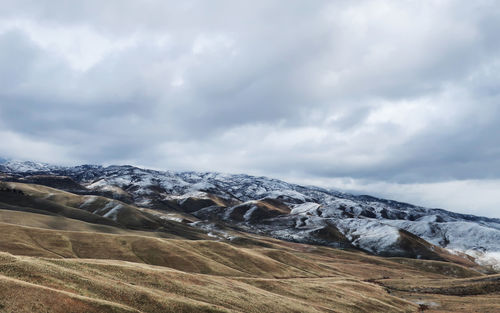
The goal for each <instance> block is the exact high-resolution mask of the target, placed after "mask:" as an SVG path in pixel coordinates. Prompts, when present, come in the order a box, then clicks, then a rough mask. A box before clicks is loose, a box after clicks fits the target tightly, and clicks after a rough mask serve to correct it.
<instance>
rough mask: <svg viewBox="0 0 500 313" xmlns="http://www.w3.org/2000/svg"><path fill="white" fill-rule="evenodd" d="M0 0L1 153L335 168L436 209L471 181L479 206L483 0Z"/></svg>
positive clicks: (315, 176)
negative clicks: (12, 0) (462, 0)
mask: <svg viewBox="0 0 500 313" xmlns="http://www.w3.org/2000/svg"><path fill="white" fill-rule="evenodd" d="M2 4H3V7H2V12H0V71H1V72H2V76H1V77H0V124H1V125H2V128H1V129H2V132H3V133H2V134H3V136H5V138H7V139H5V140H6V142H7V141H8V145H7V144H5V145H3V146H0V156H2V155H3V156H7V157H14V158H28V159H38V160H41V161H45V160H49V161H50V160H52V161H57V162H73V163H76V162H80V161H82V162H96V163H110V162H112V163H121V162H127V163H134V164H141V165H145V166H152V167H155V168H171V169H187V170H189V169H199V170H218V171H224V172H247V173H254V174H261V175H268V176H277V177H294V179H297V180H303V181H309V180H311V181H322V180H324V179H332V178H335V177H350V178H351V179H353V180H355V181H356V182H358V183H357V184H358V185H359V186H360V187H359V188H358V189H360V190H365V189H366V188H368V187H369V189H366V190H367V191H370V192H374V193H379V194H381V193H383V194H384V195H387V196H389V197H392V198H400V199H402V200H406V199H407V197H409V196H408V195H411V194H415V193H416V194H418V195H419V196H418V197H416V196H415V197H414V198H411V199H410V198H408V199H410V200H411V201H415V202H417V203H422V202H421V201H420V198H421V199H424V200H425V199H428V200H429V202H426V201H427V200H425V201H424V200H422V201H424V202H425V204H426V205H431V206H443V207H447V208H450V209H453V207H452V206H455V205H456V206H457V208H462V207H463V206H460V205H461V204H460V203H459V202H451V201H450V200H449V198H445V197H439V196H438V195H440V194H449V193H450V192H451V191H450V192H448V190H452V189H453V188H451V187H450V188H449V189H448V186H449V185H447V184H455V185H453V186H455V187H457V188H462V189H465V188H466V187H467V186H469V185H467V186H465V185H462V184H461V183H457V182H469V181H470V182H477V183H474V184H473V183H471V186H469V187H470V188H471V189H474V190H476V191H475V194H477V195H478V196H477V197H478V198H480V197H479V195H480V194H481V190H483V189H482V187H484V198H485V199H490V200H487V201H486V200H484V201H480V200H477V201H474V203H477V204H478V206H479V205H483V206H484V207H485V208H489V209H490V211H491V210H492V208H493V207H494V202H495V199H494V198H493V197H491V192H490V191H489V190H492V189H491V188H489V186H490V183H487V184H486V185H484V186H483V185H481V182H482V181H484V182H487V181H496V180H497V179H499V178H500V149H499V148H498V147H499V146H500V144H499V141H498V138H497V136H494V134H496V133H498V132H499V131H500V126H498V125H500V106H499V105H498V103H500V102H499V101H500V91H499V90H500V89H499V87H498V86H497V85H498V84H497V83H496V82H497V81H498V76H499V73H500V70H499V64H500V61H499V58H498V55H499V54H498V53H499V52H500V44H498V40H497V32H498V27H499V26H500V25H499V22H498V21H499V20H500V19H499V17H500V6H499V5H498V4H496V3H495V2H492V1H486V0H485V1H474V2H467V3H457V2H454V1H426V2H422V1H383V0H380V1H356V2H352V1H335V2H329V1H314V2H307V3H306V2H304V1H294V0H291V1H286V5H284V2H283V1H252V2H248V3H242V2H234V1H216V2H206V1H192V2H189V3H187V4H186V3H180V2H174V1H148V2H147V3H141V4H140V5H139V4H138V3H137V2H136V1H124V0H121V1H114V0H110V1H106V2H105V3H102V1H101V2H98V1H92V0H91V1H84V2H79V3H75V4H72V5H71V6H68V5H62V2H59V1H43V0H42V1H30V0H26V1H19V2H15V3H2ZM118 7H119V8H120V10H119V11H120V13H119V14H117V8H118ZM23 143H24V144H23ZM23 146H26V148H25V149H24V148H23ZM367 181H369V182H370V183H369V184H368V183H359V182H367ZM366 184H368V185H366ZM420 184H422V185H420ZM436 184H437V185H436ZM440 184H444V185H440ZM365 185H366V186H365ZM367 186H368V187H367ZM408 186H412V187H411V188H410V187H408ZM424 186H426V187H424ZM339 187H342V188H344V187H343V185H342V184H340V185H339ZM389 187H390V188H389ZM353 188H354V187H353ZM405 188H409V189H405ZM433 188H435V190H441V191H440V192H436V193H433V192H432V190H434V189H433ZM386 191H387V192H386ZM412 199H414V200H412ZM433 201H435V203H434V202H433ZM431 202H432V203H431ZM463 203H469V202H467V201H465V200H464V202H463ZM463 208H464V209H465V207H463ZM470 208H471V210H476V209H475V207H474V206H472V205H471V206H470ZM478 210H479V209H478ZM478 212H480V211H478ZM481 212H482V211H481ZM491 212H493V211H491ZM485 214H486V213H485Z"/></svg>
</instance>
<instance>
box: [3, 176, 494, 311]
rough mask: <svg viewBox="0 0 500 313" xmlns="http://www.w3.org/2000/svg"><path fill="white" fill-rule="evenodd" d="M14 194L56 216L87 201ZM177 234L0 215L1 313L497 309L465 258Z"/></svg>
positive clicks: (487, 281)
mask: <svg viewBox="0 0 500 313" xmlns="http://www.w3.org/2000/svg"><path fill="white" fill-rule="evenodd" d="M15 187H16V188H20V189H22V190H23V192H25V193H26V194H29V195H30V197H34V198H43V197H45V199H44V200H47V201H51V202H53V203H56V204H57V205H60V206H63V207H64V208H73V209H75V210H76V207H78V206H80V205H81V204H82V201H84V200H85V199H84V198H82V197H81V196H76V195H72V194H69V193H64V192H59V191H57V190H54V189H52V188H48V187H43V186H36V185H34V186H29V185H24V184H19V185H16V186H15ZM48 195H49V196H48ZM1 200H2V199H1V198H0V202H2V201H1ZM98 201H104V202H103V203H105V201H110V200H109V199H106V198H102V199H101V198H99V199H98ZM42 203H46V202H42ZM103 203H99V202H97V204H96V205H99V206H101V205H102V204H103ZM267 205H272V204H267ZM35 209H36V208H35ZM132 209H134V208H132ZM146 213H147V212H146ZM179 231H182V228H179V226H178V225H177V224H172V229H171V230H169V229H165V230H163V231H162V232H146V231H134V230H128V229H124V228H119V227H112V226H106V225H97V224H93V223H87V222H84V221H80V220H76V219H70V218H66V217H63V216H51V215H41V214H35V213H30V212H16V211H12V210H0V286H1V287H2V288H0V312H21V313H24V312H82V313H83V312H258V313H265V312H353V313H354V312H366V313H376V312H380V313H382V312H384V313H385V312H413V313H416V312H419V311H422V310H423V312H491V313H492V312H500V293H499V291H500V285H499V281H500V276H499V275H485V274H482V273H481V272H479V271H478V270H477V269H475V268H474V267H472V266H469V265H470V264H469V263H468V262H465V263H463V262H462V263H463V264H456V263H452V262H441V261H426V260H413V259H405V258H382V257H376V256H372V255H368V254H365V253H362V252H359V251H355V250H339V249H332V248H327V247H320V246H311V245H304V244H298V243H291V242H283V241H280V240H276V239H272V238H265V237H259V236H257V235H250V234H244V233H238V232H233V233H232V234H233V235H237V236H239V237H240V240H235V241H234V242H225V241H216V240H185V239H184V238H183V237H182V236H179V235H176V232H179ZM206 238H208V237H206ZM2 251H3V252H2ZM451 261H453V260H451Z"/></svg>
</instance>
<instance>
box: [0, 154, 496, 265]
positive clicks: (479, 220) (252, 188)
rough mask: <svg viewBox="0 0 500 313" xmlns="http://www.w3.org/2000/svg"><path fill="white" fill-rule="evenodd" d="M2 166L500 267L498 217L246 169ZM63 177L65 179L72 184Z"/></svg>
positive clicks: (279, 232) (258, 226)
mask: <svg viewBox="0 0 500 313" xmlns="http://www.w3.org/2000/svg"><path fill="white" fill-rule="evenodd" d="M0 172H3V173H4V176H5V175H7V176H9V175H10V177H4V178H3V180H9V179H10V180H18V181H20V182H23V181H24V182H31V183H40V182H42V184H43V183H44V182H45V181H44V179H45V180H48V178H47V177H49V178H50V179H52V180H53V181H54V180H55V181H56V183H57V181H58V178H55V177H69V178H70V179H72V180H73V181H74V182H75V183H76V184H78V185H80V186H82V188H83V189H82V190H76V192H77V193H78V192H79V193H83V194H85V193H89V194H103V195H106V196H108V197H113V198H116V199H119V200H123V201H125V202H127V201H128V202H129V203H132V204H134V205H137V206H139V207H144V208H148V209H153V210H155V211H158V210H159V211H167V212H170V213H179V214H184V215H186V214H187V215H189V216H194V217H196V218H198V219H200V220H201V222H196V223H197V224H196V223H194V224H193V226H196V227H204V228H205V229H209V228H213V233H217V226H216V224H217V223H224V224H226V225H229V226H231V227H236V228H238V229H242V230H244V231H249V232H253V233H257V234H261V235H267V236H271V237H275V238H279V239H285V240H290V241H297V242H304V243H314V244H324V245H330V246H338V247H342V246H352V247H355V248H358V249H362V250H364V251H368V252H370V253H373V254H379V255H385V256H404V257H413V258H420V257H423V258H430V259H433V258H435V259H439V258H442V257H443V255H445V254H451V255H454V254H463V255H466V256H468V257H471V258H473V259H475V260H476V262H477V263H478V264H480V265H488V266H491V267H493V268H494V269H500V253H499V251H500V244H499V242H500V219H496V218H489V217H479V216H474V215H470V214H461V213H455V212H451V211H447V210H443V209H435V208H424V207H420V206H415V205H412V204H408V203H404V202H399V201H395V200H386V199H381V198H377V197H373V196H368V195H352V194H348V193H344V192H338V191H335V190H330V189H326V188H322V187H316V186H302V185H298V184H290V183H287V182H284V181H282V180H278V179H273V178H267V177H264V176H259V177H257V176H250V175H246V174H224V173H215V172H195V171H185V172H180V171H157V170H150V169H143V168H138V167H134V166H130V165H123V166H121V165H110V166H106V167H104V166H101V165H80V166H53V165H50V164H45V163H36V162H30V161H26V162H15V161H7V162H5V163H3V164H1V165H0ZM62 181H63V178H60V179H59V182H61V184H62V187H64V186H68V184H69V183H68V182H67V181H66V182H64V184H63V183H62ZM45 183H47V182H45ZM63 189H64V188H63ZM280 206H282V207H286V208H287V210H288V211H289V213H286V212H284V211H283V208H281V209H280V208H279V207H280ZM285 211H286V210H285ZM401 231H404V232H408V233H409V234H412V235H414V236H417V237H418V238H421V239H422V240H424V242H426V243H424V242H419V241H418V240H417V239H416V238H412V237H411V236H410V237H408V236H407V235H404V233H401ZM438 248H439V249H444V250H443V251H441V252H440V253H442V255H439V254H436V253H434V252H435V251H437V250H438ZM444 257H445V258H446V257H449V256H444Z"/></svg>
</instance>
